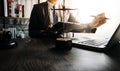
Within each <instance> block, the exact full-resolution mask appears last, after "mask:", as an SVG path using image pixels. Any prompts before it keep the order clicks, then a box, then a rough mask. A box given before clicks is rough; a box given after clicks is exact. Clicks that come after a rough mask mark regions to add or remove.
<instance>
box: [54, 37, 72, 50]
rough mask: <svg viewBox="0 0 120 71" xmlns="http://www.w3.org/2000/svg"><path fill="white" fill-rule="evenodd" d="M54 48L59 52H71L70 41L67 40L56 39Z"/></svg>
mask: <svg viewBox="0 0 120 71" xmlns="http://www.w3.org/2000/svg"><path fill="white" fill-rule="evenodd" d="M56 48H57V49H59V50H71V49H72V40H71V39H69V38H56Z"/></svg>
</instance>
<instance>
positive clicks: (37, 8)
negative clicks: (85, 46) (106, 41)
mask: <svg viewBox="0 0 120 71" xmlns="http://www.w3.org/2000/svg"><path fill="white" fill-rule="evenodd" d="M54 5H56V7H57V8H63V6H62V5H60V4H58V0H47V1H46V2H43V3H40V4H35V5H34V7H33V9H32V12H31V16H30V23H29V36H30V37H32V38H37V37H43V36H49V37H55V38H56V37H59V35H60V34H61V33H63V31H62V30H63V29H61V28H62V27H63V24H65V23H62V22H61V21H63V19H61V18H63V15H61V14H63V11H61V10H56V11H57V12H56V13H57V16H58V17H57V21H59V22H57V24H56V23H55V24H54V21H53V19H54V18H53V14H52V12H53V6H54ZM64 14H65V16H64V22H76V23H78V22H77V21H76V20H75V19H74V17H73V16H72V14H71V13H70V12H69V10H68V11H67V10H66V11H65V13H64ZM105 22H106V19H105V14H104V13H101V14H98V15H97V16H96V17H95V19H94V20H93V21H92V22H91V23H90V24H86V25H83V24H79V26H80V30H83V29H85V30H91V29H96V28H97V27H99V26H101V25H103V24H104V23H105ZM61 24H62V25H61ZM67 24H69V23H67ZM70 31H71V30H70Z"/></svg>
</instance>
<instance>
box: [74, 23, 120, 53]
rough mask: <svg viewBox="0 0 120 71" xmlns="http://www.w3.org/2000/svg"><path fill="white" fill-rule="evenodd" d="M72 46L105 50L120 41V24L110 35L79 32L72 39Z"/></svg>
mask: <svg viewBox="0 0 120 71" xmlns="http://www.w3.org/2000/svg"><path fill="white" fill-rule="evenodd" d="M72 43H73V46H74V47H78V48H84V49H90V50H95V51H97V50H98V51H107V50H109V49H110V48H112V47H115V46H116V45H117V44H119V43H120V24H119V25H118V26H117V28H116V29H115V31H114V33H113V34H112V36H111V37H108V38H107V37H106V38H105V37H102V36H100V35H99V36H98V35H95V34H89V33H81V34H80V33H79V35H78V38H74V39H73V40H72Z"/></svg>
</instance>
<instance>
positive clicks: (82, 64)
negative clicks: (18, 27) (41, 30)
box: [0, 39, 120, 71]
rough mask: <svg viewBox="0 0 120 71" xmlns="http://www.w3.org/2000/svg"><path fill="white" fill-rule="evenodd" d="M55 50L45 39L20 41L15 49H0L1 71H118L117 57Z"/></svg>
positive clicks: (78, 50) (92, 52)
mask: <svg viewBox="0 0 120 71" xmlns="http://www.w3.org/2000/svg"><path fill="white" fill-rule="evenodd" d="M54 47H55V45H54V43H53V42H52V41H49V40H48V39H47V40H46V41H45V42H44V41H41V40H40V39H27V40H26V39H25V40H19V41H18V46H17V47H16V48H12V49H5V50H0V71H120V57H119V56H115V55H116V54H114V55H112V54H111V55H109V54H110V53H107V54H106V53H99V52H94V51H88V50H83V49H78V48H74V47H73V48H72V49H71V50H70V51H58V50H53V48H54Z"/></svg>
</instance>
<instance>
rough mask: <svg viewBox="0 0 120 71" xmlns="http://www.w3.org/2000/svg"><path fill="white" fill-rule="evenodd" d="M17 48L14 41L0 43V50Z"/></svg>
mask: <svg viewBox="0 0 120 71" xmlns="http://www.w3.org/2000/svg"><path fill="white" fill-rule="evenodd" d="M16 46H17V41H15V40H12V39H11V40H9V41H4V42H0V48H2V49H6V48H13V47H16Z"/></svg>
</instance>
